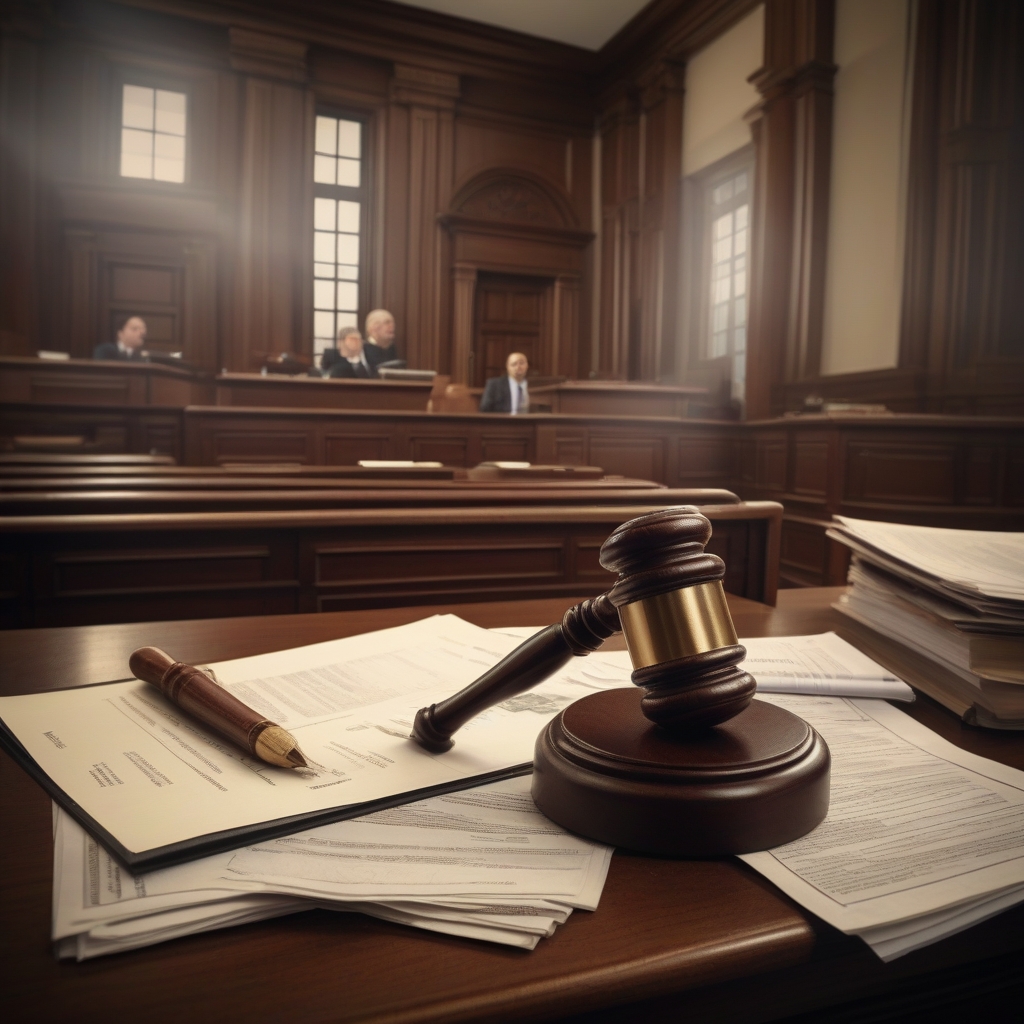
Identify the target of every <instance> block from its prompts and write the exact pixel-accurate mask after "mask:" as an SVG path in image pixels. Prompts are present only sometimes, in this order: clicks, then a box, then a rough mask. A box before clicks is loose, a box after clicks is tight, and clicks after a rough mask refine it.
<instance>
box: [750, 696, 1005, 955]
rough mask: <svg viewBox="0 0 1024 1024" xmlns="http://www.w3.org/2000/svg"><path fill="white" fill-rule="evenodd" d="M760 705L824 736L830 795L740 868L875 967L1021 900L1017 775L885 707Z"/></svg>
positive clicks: (804, 702)
mask: <svg viewBox="0 0 1024 1024" xmlns="http://www.w3.org/2000/svg"><path fill="white" fill-rule="evenodd" d="M765 699H766V700H769V701H771V702H772V703H773V704H778V705H780V706H781V707H784V708H787V709H789V710H790V711H792V712H794V713H795V714H798V715H800V716H801V717H802V718H804V719H805V720H806V721H807V722H809V723H810V724H811V725H812V726H814V728H815V729H817V730H818V732H819V733H820V734H821V735H822V736H823V737H824V739H825V742H826V743H827V744H828V746H829V750H830V752H831V754H832V795H831V803H830V805H829V811H828V816H827V817H826V819H825V821H824V822H822V824H821V825H819V826H818V827H817V828H816V829H814V831H812V832H811V833H809V834H808V835H806V836H804V837H803V838H802V839H798V840H797V841H796V842H793V843H788V844H787V845H785V846H780V847H777V848H776V849H774V850H768V851H766V852H764V853H752V854H746V855H744V856H743V857H742V859H743V860H744V861H746V862H747V863H748V864H749V865H750V866H751V867H753V868H755V869H756V870H758V871H759V872H761V874H763V875H765V876H766V877H767V878H769V879H770V880H771V881H772V882H774V883H775V884H776V885H777V886H778V887H779V888H780V889H782V890H783V891H784V892H786V893H787V894H788V895H789V896H791V897H792V898H793V899H794V900H796V901H797V902H798V903H800V904H801V905H802V906H804V907H806V908H807V909H808V910H810V911H812V912H813V913H815V914H817V915H818V916H819V917H821V918H823V919H824V920H825V921H827V922H828V923H829V924H831V925H833V926H834V927H836V928H838V929H839V930H840V931H843V932H846V933H847V934H851V935H859V936H860V937H861V938H862V939H864V941H865V942H867V943H868V945H869V946H871V948H872V949H873V950H874V951H875V952H876V953H877V954H878V955H879V956H880V957H881V958H882V959H883V960H893V959H895V958H896V957H899V956H902V955H903V954H904V953H909V952H910V951H911V950H914V949H918V948H920V947H921V946H926V945H929V944H930V943H932V942H937V941H938V940H939V939H942V938H945V937H946V936H947V935H953V934H955V933H956V932H959V931H962V930H963V929H965V928H968V927H970V926H971V925H973V924H977V923H978V922H979V921H983V920H985V919H986V918H988V917H992V916H993V915H994V914H998V913H1000V912H1001V911H1003V910H1006V909H1007V908H1009V907H1011V906H1013V905H1015V904H1017V903H1020V902H1021V901H1024V772H1021V771H1018V770H1017V769H1015V768H1008V767H1006V766H1005V765H1001V764H998V763H997V762H995V761H990V760H988V759H986V758H983V757H978V756H977V755H975V754H969V753H967V752H966V751H964V750H961V749H960V748H959V747H956V746H954V745H953V744H951V743H948V742H947V741H946V740H944V739H942V738H941V737H939V736H937V735H936V734H935V733H933V732H932V731H931V730H929V729H927V728H925V727H924V726H923V725H920V724H919V723H917V722H915V721H914V720H913V719H912V718H910V717H909V716H908V715H905V714H903V712H901V711H898V710H897V709H896V708H894V707H892V706H891V705H889V704H887V703H885V702H884V701H880V700H859V699H853V700H850V699H841V698H834V697H833V698H828V697H799V696H783V695H771V696H768V697H766V698H765Z"/></svg>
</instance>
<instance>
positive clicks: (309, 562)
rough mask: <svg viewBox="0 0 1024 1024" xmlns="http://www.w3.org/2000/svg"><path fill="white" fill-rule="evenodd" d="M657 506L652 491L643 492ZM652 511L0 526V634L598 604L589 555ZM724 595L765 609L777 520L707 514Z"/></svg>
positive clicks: (757, 509)
mask: <svg viewBox="0 0 1024 1024" xmlns="http://www.w3.org/2000/svg"><path fill="white" fill-rule="evenodd" d="M648 493H649V494H651V495H658V494H659V493H661V492H659V491H657V490H655V491H652V492H648ZM661 507H663V505H662V503H661V502H660V501H658V500H657V499H655V500H653V501H652V500H650V499H645V501H644V503H642V504H632V505H621V506H614V507H604V508H599V507H594V506H593V505H592V504H586V505H579V506H565V505H560V506H532V507H514V506H513V507H505V508H491V507H488V508H479V509H478V508H445V509H429V508H423V509H395V508H373V509H369V510H356V509H350V510H344V509H342V510H337V509H332V510H308V509H307V510H304V511H263V512H220V513H159V514H138V515H123V514H120V515H63V516H11V517H6V518H0V580H2V589H0V624H2V625H3V627H4V628H14V627H23V626H51V625H54V626H55V625H85V624H91V623H102V622H138V621H144V620H155V619H178V618H215V617H223V616H231V615H266V614H275V613H289V612H312V611H333V610H343V609H352V608H374V607H392V606H396V605H403V604H406V605H408V604H423V603H428V602H431V601H437V600H446V601H486V600H495V599H506V598H512V597H522V596H527V595H537V596H548V597H551V596H562V595H573V594H590V595H594V594H598V593H600V592H601V591H603V590H604V589H606V588H607V587H608V586H609V585H610V584H611V583H612V582H613V579H614V578H613V576H612V575H611V574H610V573H609V572H607V571H606V570H605V569H603V568H602V567H601V565H600V564H599V562H598V552H599V551H600V548H601V545H602V544H603V543H604V541H605V539H606V538H607V537H608V535H609V534H610V533H611V532H612V530H614V529H615V528H616V527H617V526H619V525H620V524H621V523H622V522H624V521H625V520H627V519H631V518H633V517H634V516H637V515H643V514H645V513H647V512H650V511H653V510H655V509H658V508H661ZM702 510H703V512H704V514H705V515H706V516H707V517H708V519H710V520H711V523H712V527H713V530H714V533H713V535H712V538H711V541H710V543H709V544H708V550H709V551H710V552H712V553H714V554H717V555H720V556H721V557H722V558H723V559H724V560H725V563H726V576H725V587H726V589H727V590H728V591H729V592H730V593H734V594H739V595H741V596H745V597H751V598H753V599H755V600H759V601H763V602H765V603H768V604H774V602H775V594H776V588H777V572H778V545H779V530H780V525H781V517H782V508H781V506H779V505H778V504H776V503H774V502H745V503H739V504H730V505H709V506H705V507H703V509H702Z"/></svg>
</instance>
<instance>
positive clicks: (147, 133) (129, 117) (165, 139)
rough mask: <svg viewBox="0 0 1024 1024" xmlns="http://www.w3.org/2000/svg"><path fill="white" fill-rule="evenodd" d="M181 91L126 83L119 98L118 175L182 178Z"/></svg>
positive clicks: (182, 119) (158, 178)
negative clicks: (119, 158)
mask: <svg viewBox="0 0 1024 1024" xmlns="http://www.w3.org/2000/svg"><path fill="white" fill-rule="evenodd" d="M185 100H186V97H185V94H184V93H183V92H170V91H169V90H167V89H149V88H147V87H146V86H142V85H126V86H125V87H124V91H123V94H122V99H121V177H122V178H149V179H150V180H152V181H173V182H178V183H180V182H183V181H184V180H185Z"/></svg>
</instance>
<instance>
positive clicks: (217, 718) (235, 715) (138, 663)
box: [128, 647, 273, 757]
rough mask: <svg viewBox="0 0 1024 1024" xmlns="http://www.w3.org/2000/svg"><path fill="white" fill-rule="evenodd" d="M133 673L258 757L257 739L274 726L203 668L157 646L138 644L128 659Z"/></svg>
mask: <svg viewBox="0 0 1024 1024" xmlns="http://www.w3.org/2000/svg"><path fill="white" fill-rule="evenodd" d="M128 667H129V668H130V669H131V671H132V673H133V675H135V677H136V678H137V679H141V680H142V681H143V682H146V683H152V684H153V685H154V686H156V687H157V688H158V689H160V690H161V691H162V692H163V693H165V694H166V695H167V696H168V697H169V698H170V699H171V700H172V701H173V702H174V703H175V704H177V705H178V707H180V708H181V709H182V710H184V711H187V712H188V713H189V714H190V715H192V716H194V717H195V718H198V719H199V721H201V722H203V723H204V724H206V725H208V726H210V727H211V728H213V729H215V730H216V731H217V732H219V733H221V734H222V735H224V736H226V737H227V738H228V739H231V740H233V741H234V742H235V743H237V744H238V745H239V746H241V747H244V748H246V749H247V750H249V751H251V752H252V753H253V755H254V756H257V757H258V756H260V755H259V754H258V753H257V750H256V740H257V739H258V738H259V736H260V733H262V732H263V730H264V729H266V728H268V727H269V726H271V725H273V723H272V722H270V721H268V720H267V719H266V718H264V717H263V715H261V714H259V712H257V711H254V710H253V709H252V708H250V707H247V706H246V705H245V704H243V703H242V702H241V701H240V700H238V698H237V697H235V696H233V695H232V694H231V693H229V692H228V691H227V690H225V689H224V687H223V686H219V685H218V684H217V683H216V682H214V680H212V679H211V678H210V677H209V676H208V675H207V674H206V673H205V672H203V671H202V669H198V668H196V667H195V666H194V665H185V664H183V663H182V662H180V661H174V660H173V659H172V658H170V657H169V656H168V655H166V654H165V653H164V652H163V651H161V650H160V649H159V648H157V647H140V648H139V649H138V650H137V651H135V652H134V653H133V654H132V656H131V658H130V659H129V661H128Z"/></svg>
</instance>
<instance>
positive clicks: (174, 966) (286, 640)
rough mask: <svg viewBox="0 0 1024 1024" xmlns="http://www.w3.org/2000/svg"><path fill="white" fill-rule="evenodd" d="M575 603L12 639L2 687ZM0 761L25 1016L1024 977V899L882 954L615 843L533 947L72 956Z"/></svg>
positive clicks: (44, 830) (317, 938) (367, 1012)
mask: <svg viewBox="0 0 1024 1024" xmlns="http://www.w3.org/2000/svg"><path fill="white" fill-rule="evenodd" d="M839 592H840V591H839V590H836V589H832V590H801V591H793V590H790V591H783V592H781V593H780V595H779V605H778V607H777V608H768V607H766V606H762V605H758V604H755V603H753V602H751V601H746V600H744V599H742V598H734V597H730V598H729V603H730V605H731V607H732V609H733V615H734V618H735V620H736V626H737V630H738V632H739V635H740V636H741V637H743V636H757V635H786V634H796V633H812V632H820V631H823V630H826V629H830V628H835V627H836V626H837V625H838V623H837V619H838V616H837V615H836V614H835V613H834V612H833V611H832V610H831V608H830V605H831V602H832V601H833V600H834V599H835V597H836V595H837V594H838V593H839ZM568 603H571V602H568V601H565V600H562V599H558V600H537V601H519V602H509V603H490V604H469V605H454V606H453V605H448V606H436V607H435V606H431V607H422V606H421V607H416V608H396V609H385V610H375V611H367V612H340V613H332V614H320V615H292V616H270V617H262V618H239V619H221V620H200V621H189V622H165V623H133V624H129V625H113V626H86V627H78V628H67V629H38V630H21V631H9V632H5V633H0V692H3V693H19V692H29V691H32V690H42V689H50V688H54V687H67V686H80V685H84V684H86V683H95V682H101V681H107V680H112V679H119V678H124V676H125V675H126V665H127V658H128V654H129V653H130V652H131V651H132V650H133V649H134V648H135V647H138V646H142V645H143V644H154V645H157V646H161V647H165V648H166V649H167V650H169V651H171V652H172V653H173V654H174V655H175V656H176V657H178V658H181V659H183V660H185V661H192V662H209V661H218V660H223V659H227V658H235V657H242V656H245V655H250V654H257V653H261V652H265V651H272V650H278V649H283V648H287V647H293V646H298V645H301V644H308V643H314V642H318V641H321V640H327V639H331V638H334V637H340V636H348V635H352V634H355V633H360V632H365V631H367V630H370V629H377V628H382V627H385V626H392V625H398V624H400V623H404V622H411V621H414V620H415V619H418V618H421V617H423V616H424V615H427V614H430V613H432V612H435V611H438V612H440V611H446V612H447V611H451V612H455V613H457V614H460V615H462V616H463V617H464V618H466V619H468V620H469V621H472V622H475V623H477V624H479V625H481V626H487V627H491V626H500V625H536V626H541V625H545V624H547V623H549V622H553V621H556V620H557V619H558V618H559V617H560V615H561V612H562V611H563V610H564V609H565V607H567V605H568ZM613 643H614V641H613ZM619 644H621V640H620V641H619ZM901 706H902V707H904V708H906V706H904V705H901ZM907 710H908V713H909V714H911V715H913V717H915V718H917V719H918V720H919V721H921V722H923V723H924V724H926V725H928V726H929V727H930V728H932V729H934V730H935V731H937V732H939V733H941V734H942V735H943V736H945V737H946V738H948V739H950V740H952V741H953V742H954V743H957V744H959V745H960V746H963V747H965V748H966V749H970V750H973V751H975V752H977V753H979V754H983V755H986V756H989V757H995V758H997V759H999V760H1002V761H1005V762H1006V763H1009V764H1013V765H1015V766H1017V767H1021V768H1024V737H1020V736H1016V735H1011V734H1004V733H992V732H986V731H982V730H972V729H968V728H966V727H963V726H961V724H960V723H959V721H958V720H957V719H956V718H955V717H954V716H953V715H951V714H950V713H948V712H946V711H945V710H944V709H942V708H940V707H939V706H938V705H936V704H933V703H932V702H931V701H929V700H927V699H926V698H924V699H919V700H918V701H917V702H916V704H915V705H913V706H910V707H909V708H907ZM0 761H2V779H0V821H2V822H3V840H4V842H3V867H2V870H0V908H2V914H0V922H2V923H0V943H2V949H0V993H2V997H0V998H2V999H3V1005H4V1007H5V1012H4V1016H5V1019H7V1020H12V1021H22V1020H24V1021H50V1020H53V1021H64V1020H74V1021H76V1024H77V1022H80V1021H91V1020H97V1021H98V1020H103V1021H108V1022H115V1021H121V1020H137V1021H143V1022H146V1024H151V1022H157V1021H165V1020H167V1021H170V1020H175V1021H180V1020H183V1019H194V1020H202V1021H205V1020H216V1021H247V1022H252V1021H262V1020H274V1021H277V1020H285V1019H287V1020H289V1021H294V1022H295V1024H314V1022H319V1021H356V1020H358V1021H375V1022H385V1021H387V1022H395V1024H398V1022H403V1024H405V1022H408V1024H411V1022H419V1021H438V1022H440V1021H443V1022H454V1021H469V1020H488V1021H492V1020H527V1019H528V1020H551V1019H556V1018H564V1017H573V1018H574V1019H576V1020H577V1021H582V1020H587V1021H597V1020H601V1021H611V1020H645V1021H646V1020H662V1019H664V1020H678V1019H684V1018H685V1019H687V1020H692V1021H698V1020H711V1019H713V1020H715V1021H726V1022H727V1021H737V1022H739V1021H743V1022H751V1021H761V1020H775V1019H778V1018H779V1017H782V1016H786V1015H792V1014H796V1013H801V1012H806V1011H809V1010H814V1009H819V1008H822V1007H829V1006H834V1005H837V1004H839V1003H846V1002H848V1001H850V1000H854V999H856V1000H863V999H869V1000H870V999H875V1000H884V999H893V998H906V993H911V994H913V993H917V994H918V997H921V998H926V999H932V1000H933V1001H934V999H935V998H936V993H938V994H939V995H941V994H942V993H943V992H944V991H946V990H947V989H950V986H952V991H954V994H956V993H959V994H960V995H961V996H962V995H963V993H964V992H966V991H968V990H971V986H977V985H978V984H980V982H979V981H978V979H979V978H985V977H988V978H996V979H998V978H1004V980H1005V977H1007V976H1010V975H1008V974H1007V972H1008V971H1012V970H1013V969H1014V967H1013V964H1012V963H1009V962H1008V959H1007V958H1011V960H1012V958H1014V957H1019V955H1020V953H1021V951H1022V950H1024V910H1022V909H1017V910H1014V911H1010V912H1009V913H1006V914H1002V915H1000V916H998V917H996V918H994V919H992V920H990V921H987V922H984V923H983V924H980V925H978V926H977V927H975V928H972V929H970V930H969V931H968V932H966V933H963V934H961V935H958V936H953V937H952V938H950V939H947V940H945V941H944V942H941V943H938V944H936V945H933V946H931V947H928V948H927V949H924V950H920V951H918V952H915V953H911V954H909V955H907V956H905V957H903V958H901V959H899V960H897V961H895V962H894V963H892V964H888V965H886V964H882V963H881V962H880V961H879V960H877V958H876V957H875V956H874V955H873V954H872V953H871V952H870V951H869V950H868V949H867V947H866V946H864V945H863V944H862V943H861V942H860V941H859V940H857V939H852V938H847V937H845V936H842V935H840V934H839V933H837V932H835V931H834V930H833V929H831V928H829V927H828V926H826V925H824V924H823V923H822V922H820V921H818V920H817V919H815V918H813V917H812V916H811V915H809V914H807V913H806V912H805V911H803V910H801V909H800V908H799V907H798V906H796V905H795V904H794V903H792V902H791V901H790V900H789V899H787V898H786V897H785V896H783V895H782V894H781V893H780V892H779V890H777V889H776V888H775V887H774V886H773V885H771V884H770V883H769V882H767V881H766V880H764V879H762V878H761V877H760V876H759V875H757V874H756V873H755V872H753V871H751V870H750V869H748V868H747V867H746V866H745V865H743V864H741V863H740V862H739V861H736V860H732V859H724V860H717V861H715V860H709V861H682V860H668V859H659V858H653V857H643V856H637V855H630V854H623V853H616V855H615V856H614V857H613V859H612V866H611V870H610V872H609V876H608V882H607V885H606V887H605V891H604V895H603V896H602V899H601V904H600V907H599V908H598V910H597V911H596V912H594V913H585V912H580V911H577V912H576V913H574V914H572V916H571V917H570V918H569V921H568V922H567V923H566V924H565V925H563V926H562V927H560V928H559V929H558V930H557V932H556V933H555V935H554V936H553V937H552V938H550V939H544V940H542V941H541V943H540V945H539V946H538V947H537V949H536V950H534V951H533V952H524V951H520V950H512V949H507V948H503V947H499V946H493V945H489V944H485V943H482V942H474V941H470V940H463V939H457V938H451V937H446V936H442V935H435V934H431V933H428V932H421V931H417V930H414V929H411V928H402V927H400V926H397V925H390V924H387V923H385V922H380V921H375V920H373V919H370V918H365V917H362V916H361V915H355V914H336V913H331V912H328V911H310V912H307V913H304V914H297V915H293V916H291V917H286V918H281V919H278V920H274V921H269V922H262V923H258V924H253V925H246V926H243V927H239V928H229V929H225V930H223V931H217V932H212V933H209V934H207V935H199V936H192V937H190V938H186V939H180V940H176V941H173V942H168V943H164V944H162V945H158V946H154V947H151V948H149V949H143V950H137V951H135V952H130V953H125V954H120V955H116V956H110V957H102V958H100V959H97V960H94V961H89V962H86V963H81V964H78V963H74V962H66V961H65V962H58V961H56V960H55V959H54V957H53V954H52V952H51V947H50V941H49V929H50V886H51V878H52V840H51V834H50V803H49V800H48V799H47V798H46V797H45V795H44V794H43V792H42V791H41V790H40V789H39V788H38V787H36V786H35V784H34V783H32V782H31V781H30V780H29V778H28V777H27V776H26V775H25V774H24V773H23V772H22V771H21V770H20V769H18V768H17V767H16V766H15V765H14V764H13V763H12V762H11V761H10V759H9V758H7V757H6V755H4V756H3V757H2V758H0ZM943 986H945V987H946V988H945V989H944V988H943ZM900 993H902V995H900ZM922 993H924V996H922V995H921V994H922ZM947 998H948V999H952V998H953V997H952V996H949V997H947ZM601 1008H604V1009H603V1010H602V1009H601ZM684 1008H685V1015H684V1016H681V1014H683V1009H684ZM12 1011H13V1015H12Z"/></svg>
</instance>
